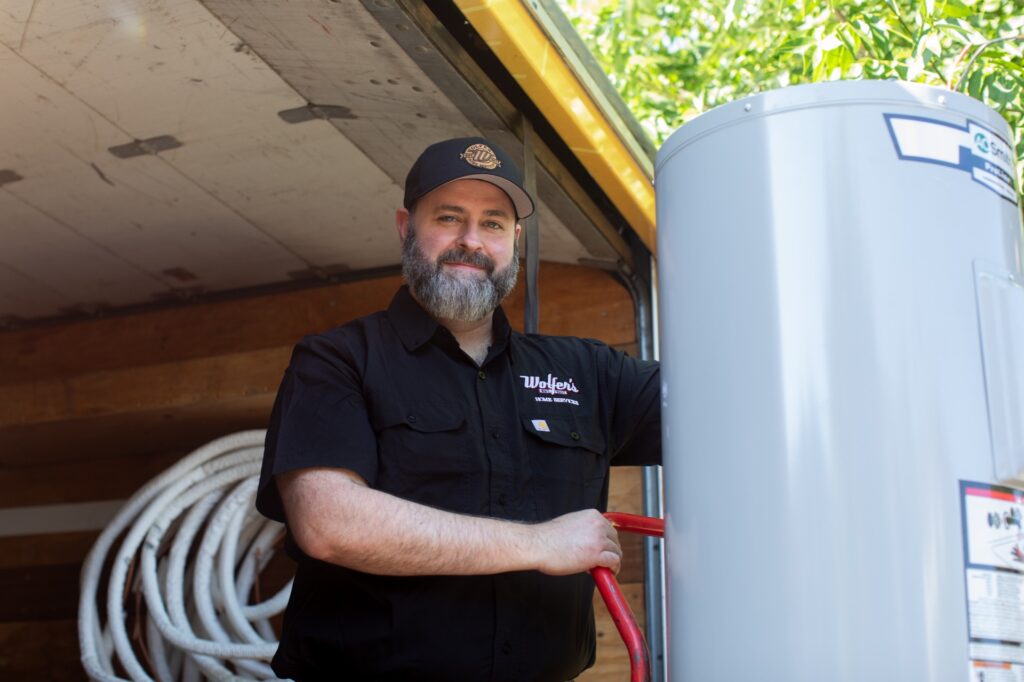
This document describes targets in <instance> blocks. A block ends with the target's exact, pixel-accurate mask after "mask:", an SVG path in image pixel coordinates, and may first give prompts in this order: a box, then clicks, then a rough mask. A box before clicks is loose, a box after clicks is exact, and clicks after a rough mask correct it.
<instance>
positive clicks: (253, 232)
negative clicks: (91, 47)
mask: <svg viewBox="0 0 1024 682" xmlns="http://www.w3.org/2000/svg"><path fill="white" fill-rule="evenodd" d="M0 87H3V88H4V91H5V92H10V93H11V96H10V97H5V98H4V101H3V105H2V106H3V109H2V110H0V111H2V113H3V115H4V119H5V120H10V121H13V124H12V125H11V126H10V127H8V126H6V125H5V126H4V127H3V128H2V129H0V143H2V144H0V146H2V147H3V148H5V149H8V150H12V156H13V159H14V162H15V163H14V164H13V165H14V166H15V167H14V169H15V170H16V171H17V172H19V173H20V174H21V175H23V176H24V178H25V179H24V180H21V181H19V182H16V183H12V184H9V185H7V186H6V189H7V191H9V192H10V193H12V194H15V195H17V196H19V197H21V198H23V199H24V200H25V201H27V202H29V203H30V204H32V205H34V206H37V207H40V208H42V209H43V210H45V212H46V213H47V214H49V215H50V216H52V217H53V218H54V219H55V220H57V221H59V222H61V223H63V224H65V225H68V226H71V227H73V228H74V230H75V231H77V232H78V233H80V234H82V235H85V236H86V237H87V238H88V239H90V240H91V241H93V242H95V243H96V244H99V245H101V246H103V247H104V248H106V249H108V250H109V251H111V252H113V253H117V254H118V255H120V256H121V257H122V258H123V259H124V260H125V261H127V262H130V263H133V264H136V265H137V266H138V267H139V268H140V269H142V270H145V271H146V272H148V273H151V274H153V275H154V276H156V277H158V278H160V279H161V280H162V281H163V282H164V283H165V285H166V286H167V287H172V286H182V285H185V286H203V287H206V288H210V289H218V288H228V287H239V286H246V285H250V284H259V283H264V282H269V281H276V280H279V279H283V278H284V277H285V276H286V275H285V273H286V272H288V271H290V270H293V269H296V268H301V267H304V263H303V262H302V261H301V260H300V259H298V258H296V257H295V256H294V255H292V254H291V253H289V252H288V251H287V250H286V249H284V248H282V247H281V246H280V245H279V244H277V243H276V242H275V241H274V240H273V239H272V238H271V237H269V236H267V235H266V234H264V233H263V232H262V231H260V230H259V229H258V228H256V227H254V226H253V225H251V224H250V223H249V222H248V221H246V219H245V218H244V217H242V216H240V215H238V214H237V212H236V211H234V210H233V209H231V208H230V207H228V206H225V205H224V204H223V202H221V201H220V200H218V199H217V198H216V197H214V196H212V195H211V194H210V193H209V192H208V191H207V190H205V189H204V188H202V187H200V186H199V185H197V184H196V183H195V182H194V181H193V180H191V179H189V178H188V177H186V176H184V175H182V173H180V172H179V171H178V170H176V169H175V168H174V167H173V166H172V165H170V164H169V163H168V162H167V161H165V160H164V159H162V158H161V157H159V156H148V155H147V156H141V157H136V158H132V159H117V158H116V157H114V156H113V155H111V154H110V153H109V152H108V151H107V149H108V147H110V146H112V145H115V144H123V143H125V142H129V141H131V137H129V136H127V135H125V133H124V132H123V131H121V130H119V129H118V128H117V127H115V126H114V125H113V124H111V123H110V122H109V121H108V120H107V119H106V118H105V117H103V116H102V115H98V114H97V113H96V112H95V111H94V110H92V109H91V108H90V107H88V106H86V105H84V104H83V103H82V102H80V101H79V100H78V99H77V98H75V97H74V96H72V95H70V94H68V93H67V91H66V90H64V89H62V88H60V87H59V86H57V85H56V84H55V83H54V82H53V81H52V80H51V79H48V78H47V77H46V76H45V75H43V74H41V73H40V72H39V71H37V70H36V69H35V68H33V67H32V66H31V65H30V64H28V63H27V62H25V61H24V60H23V59H21V58H20V57H19V56H18V55H17V54H15V53H13V52H11V51H9V50H6V49H4V48H0ZM177 268H181V269H184V270H186V271H188V272H191V273H193V274H194V275H195V279H194V280H190V281H188V282H182V281H180V280H179V279H176V278H173V277H169V276H168V275H166V274H164V273H165V271H166V270H169V269H177ZM121 288H123V289H124V291H125V292H126V293H130V294H132V295H133V296H134V297H135V300H136V301H138V300H145V298H143V295H145V293H144V292H140V291H139V290H138V289H136V288H135V287H133V286H132V284H131V282H129V281H124V282H122V284H121ZM165 288H166V287H165Z"/></svg>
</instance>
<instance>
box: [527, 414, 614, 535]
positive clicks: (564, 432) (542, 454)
mask: <svg viewBox="0 0 1024 682" xmlns="http://www.w3.org/2000/svg"><path fill="white" fill-rule="evenodd" d="M522 421H523V428H524V430H525V431H526V432H527V436H526V438H527V439H528V441H527V442H528V450H529V452H530V459H531V464H532V467H531V468H532V471H533V486H532V487H533V489H534V492H535V496H536V499H537V502H538V506H539V507H540V509H541V510H543V511H542V514H543V515H544V516H545V517H547V518H551V517H554V516H558V515H560V514H565V513H567V512H570V511H576V510H579V509H587V508H594V507H597V506H599V504H600V497H601V492H602V490H603V488H604V481H605V478H606V476H607V474H608V459H607V456H606V454H605V449H606V445H605V439H604V434H603V433H602V432H601V430H600V429H599V425H598V424H597V423H596V420H594V419H588V418H585V417H579V416H576V415H572V414H562V415H549V414H545V415H538V416H527V417H523V420H522Z"/></svg>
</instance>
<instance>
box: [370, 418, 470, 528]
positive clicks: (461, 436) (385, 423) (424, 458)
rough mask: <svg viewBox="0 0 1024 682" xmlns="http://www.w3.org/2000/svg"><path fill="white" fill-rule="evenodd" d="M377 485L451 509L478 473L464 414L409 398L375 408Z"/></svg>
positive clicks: (460, 501)
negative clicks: (401, 403) (400, 403)
mask: <svg viewBox="0 0 1024 682" xmlns="http://www.w3.org/2000/svg"><path fill="white" fill-rule="evenodd" d="M372 423H373V428H374V430H375V431H376V433H377V485H376V487H377V488H378V489H380V490H383V491H385V492H389V493H392V494H394V495H398V496H400V497H403V498H405V499H409V500H413V501H416V502H421V503H423V504H430V505H432V506H436V507H441V508H443V509H451V510H453V511H455V510H460V509H461V507H462V506H463V505H464V504H465V501H464V500H465V497H466V495H465V492H466V490H467V486H468V485H469V483H470V478H471V477H472V476H473V475H474V474H475V475H479V473H480V463H479V462H478V461H477V459H476V457H475V456H474V454H473V450H474V448H472V441H471V435H470V433H469V428H468V426H467V424H466V417H465V415H464V414H463V413H462V411H461V410H459V408H457V407H456V406H454V405H450V404H446V403H431V402H415V403H413V402H410V403H406V404H404V405H397V404H396V405H391V406H387V407H384V408H382V409H378V410H376V412H375V413H374V415H373V418H372Z"/></svg>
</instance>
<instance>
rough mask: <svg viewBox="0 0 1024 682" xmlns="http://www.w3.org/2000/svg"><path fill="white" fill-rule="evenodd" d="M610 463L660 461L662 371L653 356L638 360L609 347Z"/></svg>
mask: <svg viewBox="0 0 1024 682" xmlns="http://www.w3.org/2000/svg"><path fill="white" fill-rule="evenodd" d="M607 352H608V354H609V357H608V364H607V369H606V381H607V383H606V386H607V387H608V388H609V389H610V391H611V394H612V396H613V398H612V405H611V424H610V430H609V432H610V438H611V444H612V448H611V463H612V464H613V465H615V466H623V465H647V464H661V373H660V368H659V366H658V363H657V362H655V361H653V360H637V359H636V358H632V357H630V356H628V355H626V354H625V353H623V352H621V351H618V350H615V349H613V348H608V349H607Z"/></svg>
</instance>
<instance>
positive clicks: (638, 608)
mask: <svg viewBox="0 0 1024 682" xmlns="http://www.w3.org/2000/svg"><path fill="white" fill-rule="evenodd" d="M620 586H621V588H622V593H623V595H624V596H625V597H626V601H628V602H629V606H630V608H631V609H633V614H634V616H636V619H637V622H638V623H639V624H640V627H641V629H642V628H643V627H644V614H643V611H644V609H643V604H644V586H643V583H641V582H633V583H620ZM594 619H595V622H596V625H597V661H596V662H595V663H594V667H593V668H591V669H589V670H587V671H586V672H585V673H583V674H582V675H580V676H579V677H577V678H576V679H577V681H578V682H625V681H626V680H628V679H630V677H629V654H628V652H627V650H626V645H625V644H623V643H622V638H621V637H620V635H619V631H618V630H616V629H615V623H614V622H613V621H612V619H611V616H610V615H609V614H608V609H607V608H606V607H605V605H604V601H602V599H601V595H600V594H598V593H597V592H596V591H595V593H594Z"/></svg>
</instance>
